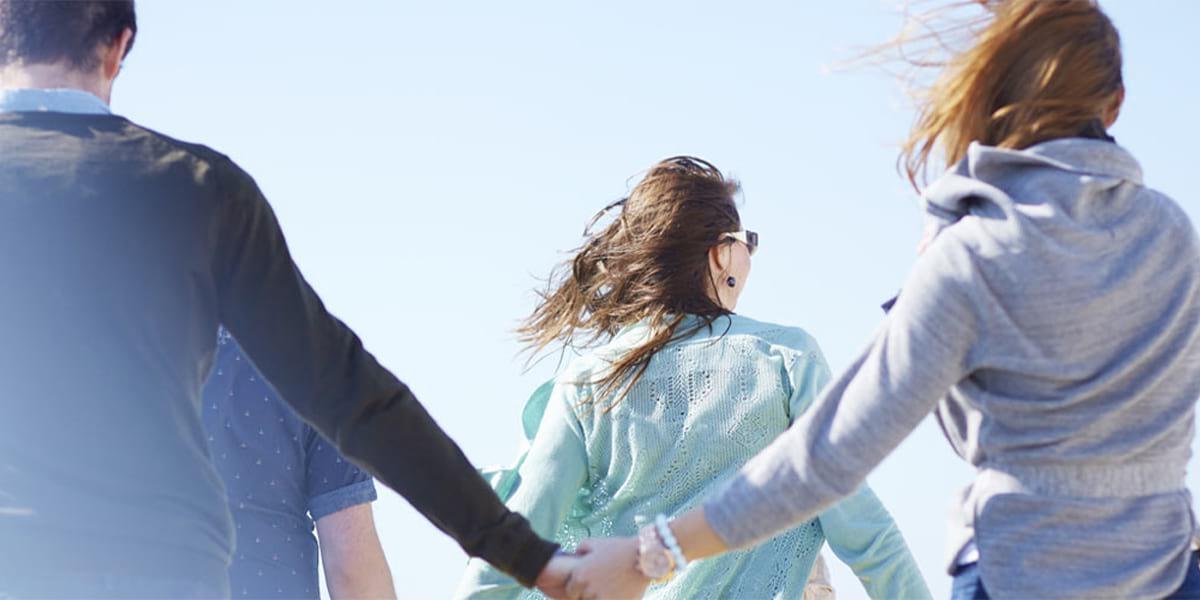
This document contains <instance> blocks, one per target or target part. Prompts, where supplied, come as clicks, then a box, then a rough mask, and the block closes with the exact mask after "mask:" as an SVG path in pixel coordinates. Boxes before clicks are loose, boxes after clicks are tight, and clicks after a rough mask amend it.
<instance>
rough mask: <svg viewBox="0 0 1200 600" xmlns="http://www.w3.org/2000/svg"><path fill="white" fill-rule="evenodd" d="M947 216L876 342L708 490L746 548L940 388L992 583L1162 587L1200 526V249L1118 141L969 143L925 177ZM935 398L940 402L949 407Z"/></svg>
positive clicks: (1018, 589) (1177, 575)
mask: <svg viewBox="0 0 1200 600" xmlns="http://www.w3.org/2000/svg"><path fill="white" fill-rule="evenodd" d="M926 201H927V210H928V212H929V213H930V215H932V216H933V218H935V219H936V220H937V221H938V222H940V223H941V224H943V225H945V227H944V229H942V231H941V233H940V234H939V235H938V236H937V237H936V238H935V239H934V241H933V243H932V244H931V245H930V246H929V248H928V249H927V250H926V251H925V253H924V254H923V255H922V256H921V257H920V259H919V260H918V261H917V263H916V265H915V267H914V270H913V272H912V273H911V274H910V276H909V278H908V280H907V282H906V283H905V286H904V291H903V292H902V293H901V294H900V298H899V301H898V302H897V303H896V305H895V306H894V307H893V309H892V311H891V312H890V313H889V315H888V317H887V318H886V320H885V321H884V323H883V325H882V327H881V329H880V330H879V332H878V334H877V336H876V337H875V339H874V341H873V342H872V343H871V344H870V346H869V347H868V348H867V350H866V351H865V352H864V353H863V354H862V355H861V356H860V357H859V358H858V359H857V360H855V361H854V363H853V365H852V366H851V367H850V368H849V370H847V372H846V373H845V374H843V375H842V376H840V377H839V378H838V379H837V380H835V382H834V383H833V384H832V385H830V386H829V388H828V389H827V391H826V392H825V393H824V394H823V395H822V397H821V398H820V399H819V400H818V401H817V403H816V404H815V405H814V406H813V407H812V408H811V409H810V410H809V411H808V412H807V413H806V414H805V415H804V416H803V417H802V418H801V419H800V420H799V421H798V422H797V423H796V424H795V426H794V427H793V428H792V429H791V430H790V431H789V432H788V433H786V434H784V435H783V436H781V437H780V439H779V440H778V441H777V442H776V443H775V444H773V445H772V446H771V447H770V448H768V449H767V450H766V451H765V452H764V453H763V454H761V455H760V456H758V457H756V458H755V459H754V460H753V461H751V462H750V463H749V464H748V465H747V466H746V468H745V469H744V470H743V471H742V472H741V473H739V474H738V475H737V476H736V477H735V478H733V480H732V481H731V482H730V483H729V485H728V486H726V487H725V488H724V489H723V490H722V491H721V492H720V493H718V494H717V495H715V496H714V497H713V498H712V499H710V500H709V501H708V502H707V503H706V505H705V506H706V510H705V512H706V515H707V517H708V520H709V522H710V523H711V524H712V525H713V527H714V528H715V529H716V531H717V533H718V535H720V536H721V538H723V539H724V540H725V541H726V542H727V543H728V544H730V545H731V546H733V547H746V546H749V545H751V544H753V543H756V542H757V541H759V540H763V539H766V538H768V537H770V536H772V535H774V534H775V532H777V531H780V530H782V529H784V528H786V527H788V526H790V525H791V524H793V523H797V522H802V521H804V520H805V519H809V518H812V516H813V515H815V514H817V513H818V512H819V511H820V510H821V509H822V507H824V506H826V505H828V504H829V503H830V502H833V501H835V500H836V499H837V498H839V497H841V496H843V495H845V494H848V493H850V492H852V491H853V490H854V489H855V487H856V486H857V485H858V482H860V481H862V479H863V477H864V476H865V475H866V474H867V473H868V472H869V471H870V470H871V469H872V468H874V467H875V466H876V465H877V464H878V463H879V462H880V461H881V460H882V459H883V458H884V457H885V456H886V455H887V454H888V453H889V452H891V451H892V449H894V448H895V447H896V446H897V445H898V444H899V443H900V441H901V440H903V439H904V438H905V437H906V436H907V435H908V434H909V432H911V431H912V430H913V428H915V427H916V426H917V424H918V423H919V422H920V421H921V420H922V419H923V418H924V417H925V416H926V415H928V414H929V412H930V411H931V410H933V409H934V407H935V406H937V415H938V418H939V421H940V423H941V425H942V427H943V429H944V431H945V433H946V436H947V438H948V439H949V440H950V442H951V444H952V446H953V447H954V449H955V451H956V452H958V454H959V455H961V456H962V457H963V458H964V459H966V460H967V461H968V462H970V463H971V464H972V465H975V466H976V467H977V468H978V475H977V477H976V479H975V481H974V483H973V484H972V485H971V486H969V487H968V488H967V489H966V490H965V491H964V493H963V495H962V497H961V498H960V499H959V500H958V501H957V502H956V503H955V505H956V507H957V508H958V510H957V513H956V515H955V518H954V519H953V521H952V523H951V529H950V542H951V543H950V547H949V550H950V553H949V558H951V559H953V558H954V557H955V556H956V555H957V554H958V553H959V551H961V550H962V549H963V548H964V547H966V546H967V545H968V544H969V543H970V542H971V541H972V540H974V542H975V544H976V545H977V547H978V551H979V569H980V574H981V577H982V579H983V582H984V585H985V587H986V589H987V590H988V591H989V592H991V593H992V594H994V595H995V596H997V597H1005V598H1007V597H1013V598H1048V597H1080V598H1099V597H1109V598H1114V597H1115V598H1162V597H1164V596H1166V595H1168V594H1170V593H1171V592H1172V591H1173V590H1175V589H1176V588H1178V587H1179V585H1180V583H1181V582H1182V581H1183V579H1184V574H1185V571H1186V569H1187V565H1188V557H1189V556H1190V554H1191V543H1192V537H1193V532H1194V529H1195V523H1194V517H1193V515H1192V510H1191V504H1192V502H1191V496H1190V495H1189V493H1188V491H1187V489H1186V487H1185V484H1184V470H1185V467H1186V466H1187V461H1188V458H1189V455H1190V446H1191V441H1192V437H1193V430H1194V404H1195V402H1196V398H1197V397H1198V396H1200V343H1198V341H1200V252H1198V250H1197V243H1196V236H1195V233H1194V232H1193V229H1192V226H1191V223H1190V222H1189V221H1188V218H1187V217H1186V216H1185V214H1184V212H1183V211H1182V210H1181V209H1180V208H1179V207H1178V206H1177V205H1176V204H1175V203H1174V202H1172V201H1171V200H1170V199H1169V198H1167V197H1165V196H1163V195H1162V194H1160V193H1158V192H1155V191H1153V190H1151V189H1149V188H1147V187H1145V186H1143V184H1142V176H1141V170H1140V168H1139V166H1138V164H1137V162H1135V161H1134V159H1133V157H1132V156H1130V155H1129V154H1128V153H1127V152H1126V151H1125V150H1124V149H1122V148H1121V147H1120V146H1118V145H1116V144H1114V143H1111V142H1106V141H1099V140H1085V139H1074V138H1072V139H1062V140H1055V141H1051V142H1047V143H1043V144H1039V145H1036V146H1034V147H1032V148H1030V149H1028V150H1024V151H1016V150H1002V149H996V148H990V147H984V146H980V145H973V146H971V148H970V149H969V152H968V155H967V157H966V158H965V159H964V160H963V162H962V163H960V164H958V165H956V167H955V168H953V169H952V170H951V171H950V172H949V173H947V174H946V175H945V176H944V177H943V178H942V179H940V180H938V181H937V182H935V183H934V184H933V185H932V186H930V188H929V189H928V191H927V193H926ZM939 400H940V401H941V402H940V405H939Z"/></svg>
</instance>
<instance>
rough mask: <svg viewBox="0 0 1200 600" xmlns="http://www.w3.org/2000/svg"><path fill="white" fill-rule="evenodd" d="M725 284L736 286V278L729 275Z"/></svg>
mask: <svg viewBox="0 0 1200 600" xmlns="http://www.w3.org/2000/svg"><path fill="white" fill-rule="evenodd" d="M725 285H727V286H729V287H737V279H736V278H735V277H734V276H733V275H730V276H729V279H726V280H725Z"/></svg>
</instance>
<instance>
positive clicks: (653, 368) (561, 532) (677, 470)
mask: <svg viewBox="0 0 1200 600" xmlns="http://www.w3.org/2000/svg"><path fill="white" fill-rule="evenodd" d="M689 319H690V318H689ZM692 322H693V321H690V320H689V321H687V322H686V324H685V327H686V326H687V324H690V323H692ZM649 331H650V328H649V327H648V326H647V325H645V324H639V325H635V326H632V327H629V328H626V329H625V330H623V331H622V332H620V333H619V334H618V335H617V336H615V338H614V339H613V340H612V341H611V342H610V343H609V344H607V345H606V346H604V347H602V348H600V349H598V350H596V351H594V352H591V353H589V354H587V355H585V356H583V357H580V358H578V359H576V360H574V361H572V363H571V364H570V365H569V366H568V367H567V368H566V369H565V370H564V372H563V373H562V374H560V376H559V377H558V378H557V379H556V381H555V382H554V384H553V385H551V386H544V387H543V388H542V390H540V392H541V393H540V394H535V395H534V397H533V398H532V399H531V400H530V403H529V407H528V408H527V410H526V413H525V419H524V421H525V425H526V432H527V433H530V431H531V430H532V431H536V435H535V436H534V437H533V440H532V444H531V445H530V447H529V450H528V453H527V454H526V455H525V457H524V458H523V460H522V461H521V462H520V464H519V467H518V469H517V470H516V471H510V472H508V473H507V474H506V475H507V476H504V475H505V474H502V476H501V477H498V478H497V479H496V483H497V485H498V486H499V488H500V489H501V495H502V496H508V495H511V498H510V499H509V506H510V507H512V508H514V510H516V509H518V507H519V510H521V511H522V512H523V513H524V514H526V515H527V516H528V517H529V519H530V521H531V522H532V523H533V525H534V528H535V529H536V530H537V531H538V532H540V533H541V534H542V535H545V536H551V535H553V536H554V538H555V539H556V540H557V541H558V542H560V543H561V544H562V545H563V547H564V548H568V549H569V548H574V547H575V546H576V545H577V544H578V543H579V542H580V541H582V540H583V539H584V538H587V537H608V536H630V535H634V534H635V533H636V531H637V530H638V528H640V527H641V526H642V525H645V524H647V523H648V522H650V521H651V520H652V519H653V518H654V517H655V515H657V514H659V513H663V514H666V515H668V516H676V515H679V514H681V513H683V512H685V511H687V510H688V509H690V508H692V507H694V506H697V505H698V504H699V502H700V500H701V499H702V498H704V497H705V496H706V495H707V494H708V493H710V492H711V491H713V490H714V489H715V488H716V486H718V485H720V484H721V483H722V482H723V481H725V480H726V479H728V478H729V477H730V476H731V475H733V474H734V473H735V472H736V471H737V470H738V468H740V467H741V465H742V464H743V463H744V462H745V461H746V460H747V459H748V458H750V457H751V456H753V455H754V454H755V453H757V452H758V451H759V450H761V449H762V448H764V447H765V446H766V445H767V444H768V443H770V441H771V440H772V439H774V438H775V437H776V436H777V435H779V434H780V433H781V432H782V431H784V429H786V428H787V426H788V424H789V423H791V422H792V420H793V418H794V417H795V416H796V415H798V414H800V413H801V412H802V411H804V410H805V408H806V407H807V406H808V405H809V403H810V402H811V401H812V399H813V398H814V397H815V395H816V393H817V391H818V390H819V389H820V388H821V386H823V385H824V384H825V382H826V381H827V380H828V378H829V371H828V368H827V367H826V365H825V360H824V358H823V357H822V355H821V351H820V349H819V348H818V347H817V344H816V342H815V341H814V340H813V339H812V338H811V337H810V336H808V335H807V334H806V333H805V332H804V331H802V330H800V329H796V328H791V327H781V326H778V325H772V324H768V323H760V322H757V321H753V320H751V319H747V318H744V317H740V316H733V317H730V318H720V319H718V320H717V321H716V322H715V323H714V325H713V329H712V330H709V329H707V328H706V329H702V330H700V331H699V332H698V333H696V334H694V335H693V336H691V337H689V338H687V339H683V340H679V341H676V342H673V343H671V344H669V345H668V346H667V347H665V348H664V349H662V350H661V351H659V352H658V353H657V354H656V355H655V356H654V357H653V358H652V359H651V361H650V364H649V367H648V369H647V370H646V373H645V375H643V376H642V378H641V379H640V380H639V381H638V382H637V383H636V384H635V385H634V386H633V387H632V388H630V389H629V394H628V396H627V397H625V398H624V399H623V400H622V401H621V402H620V403H619V404H617V405H616V407H615V408H614V409H613V410H612V411H611V412H607V413H605V412H604V411H603V410H599V409H594V408H592V407H591V406H590V405H585V406H581V405H580V402H581V401H583V400H585V399H587V398H589V397H590V395H591V394H592V393H593V392H594V386H593V385H591V383H590V382H592V381H595V379H596V377H597V376H598V374H601V373H603V372H604V371H605V369H607V368H608V365H609V364H610V361H611V360H612V359H613V358H615V357H618V356H620V355H621V354H623V353H624V352H626V351H627V350H629V349H630V348H633V347H634V346H636V345H637V344H638V343H639V342H641V341H642V340H644V339H645V337H646V335H647V334H648V332H649ZM543 411H544V416H543V414H542V413H543ZM826 541H828V542H829V545H830V547H831V548H832V549H833V551H834V552H835V553H836V554H837V555H838V557H839V558H840V559H841V560H842V561H843V562H845V563H846V564H848V565H850V566H851V567H852V568H853V569H854V571H855V572H856V573H857V575H858V576H859V578H860V580H861V581H862V583H863V586H864V587H865V588H866V590H867V591H868V592H869V593H870V595H871V596H872V597H874V598H925V597H928V595H929V592H928V590H927V588H926V586H925V583H924V580H923V579H922V578H921V575H920V573H919V572H918V570H917V567H916V564H915V562H914V561H913V559H912V556H911V555H910V554H909V551H908V548H907V546H906V545H905V543H904V540H903V538H902V537H901V535H900V532H899V530H898V529H897V528H896V525H895V523H894V522H893V521H892V518H891V516H890V515H889V514H888V513H887V511H886V510H885V509H884V507H883V505H882V504H880V502H879V500H878V499H877V498H876V497H875V495H874V494H873V493H872V492H871V491H870V490H869V489H867V488H866V487H865V486H864V487H863V488H861V489H860V490H859V491H858V493H857V494H855V495H854V496H852V497H851V498H849V499H848V500H846V501H844V502H842V503H840V504H838V505H836V506H834V507H833V508H831V509H829V510H827V511H825V512H824V513H822V514H821V515H819V516H818V517H817V518H815V519H812V520H810V521H808V522H806V523H803V524H800V525H798V526H796V527H794V528H792V529H790V530H788V531H785V532H782V533H780V534H779V535H777V536H775V537H774V538H773V539H772V540H771V541H769V542H767V543H766V544H764V545H762V546H760V547H758V548H755V549H753V550H749V551H745V552H737V553H733V554H729V555H727V556H723V557H721V558H718V559H715V560H711V561H702V562H698V563H696V564H695V565H693V566H690V567H688V568H687V569H686V570H684V571H683V572H682V573H680V574H679V575H678V576H676V577H675V578H674V579H672V580H671V581H670V582H668V583H666V584H664V585H661V586H655V587H652V588H650V590H649V593H648V597H650V598H659V599H666V598H797V597H800V596H801V595H802V594H803V592H804V588H805V583H806V581H807V579H808V575H809V571H810V570H811V568H812V565H813V561H814V559H815V558H816V557H817V556H818V553H819V551H820V549H821V547H822V545H823V544H824V543H825V542H826ZM522 593H523V592H522V591H521V590H520V588H518V587H517V586H516V585H515V584H514V583H513V582H512V580H510V579H508V578H506V577H504V576H503V575H501V574H499V573H496V572H495V571H494V570H492V569H491V568H489V567H487V566H486V565H484V564H483V563H481V562H479V561H472V563H471V564H470V565H469V567H468V570H467V573H466V575H465V576H464V578H463V581H462V584H461V585H460V587H459V592H458V596H459V597H471V598H512V597H517V596H519V595H521V594H522ZM528 593H529V594H534V592H528Z"/></svg>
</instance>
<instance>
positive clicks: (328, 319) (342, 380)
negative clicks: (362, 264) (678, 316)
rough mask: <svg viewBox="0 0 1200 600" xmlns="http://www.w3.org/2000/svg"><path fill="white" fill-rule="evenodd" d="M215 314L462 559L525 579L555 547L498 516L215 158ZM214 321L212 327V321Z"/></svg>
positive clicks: (447, 444) (499, 510)
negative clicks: (481, 561)
mask: <svg viewBox="0 0 1200 600" xmlns="http://www.w3.org/2000/svg"><path fill="white" fill-rule="evenodd" d="M216 168H220V169H222V170H223V172H222V173H220V176H221V179H222V183H223V188H224V189H222V190H220V194H219V196H220V198H219V200H218V201H219V202H220V203H221V204H220V206H219V210H218V214H217V218H216V219H215V221H214V222H213V223H212V224H211V226H212V227H213V233H214V240H213V243H214V245H215V248H214V256H213V264H212V271H213V274H212V276H213V281H214V284H215V287H216V296H217V298H216V300H217V303H218V307H217V308H218V313H219V314H218V317H219V320H220V322H221V323H224V324H225V326H226V328H227V329H229V331H230V332H232V333H233V335H234V337H236V338H237V339H238V342H240V343H241V345H242V348H243V349H245V350H246V353H247V354H248V355H249V356H250V358H251V359H252V360H253V362H254V364H255V366H257V367H258V368H259V370H260V371H261V372H262V374H263V375H265V376H266V377H267V379H268V381H270V382H271V383H272V384H273V385H274V386H275V388H276V389H277V390H278V391H279V392H280V395H281V396H282V397H283V399H284V400H285V401H286V402H287V403H288V404H290V405H291V406H292V408H294V409H295V410H296V412H297V413H299V414H300V416H301V417H303V418H304V419H305V420H306V421H308V422H309V423H312V424H313V425H314V426H315V427H316V428H317V430H319V431H320V432H321V433H322V434H323V435H324V436H325V437H326V438H327V439H329V440H331V441H332V442H334V443H335V444H336V445H337V447H338V449H339V450H341V452H342V454H344V455H345V456H346V457H348V458H350V459H352V460H354V461H355V462H356V463H358V464H359V465H362V466H364V467H366V468H367V469H368V470H369V471H370V472H371V473H372V474H374V475H375V476H376V478H378V479H379V480H380V481H382V482H383V483H385V484H386V485H387V486H388V487H390V488H392V489H394V490H396V491H397V492H399V493H400V495H401V496H404V498H405V499H406V500H408V502H409V503H410V504H412V506H413V507H414V508H416V509H417V510H418V511H419V512H420V513H421V514H422V515H424V516H425V517H426V518H427V519H429V520H430V521H431V522H432V523H433V524H434V525H435V526H437V527H438V528H439V529H441V530H442V531H444V532H446V533H447V534H448V535H450V536H451V537H452V538H454V539H455V540H456V541H457V542H458V543H459V545H460V546H462V548H463V549H464V550H465V551H466V552H467V553H468V554H470V555H471V556H477V557H480V558H483V559H484V560H487V561H488V562H490V563H492V564H493V565H495V566H496V567H497V568H499V569H500V570H502V571H504V572H506V573H509V574H510V575H512V576H513V577H515V578H516V579H517V580H518V581H520V582H521V583H522V584H524V585H526V586H532V585H533V583H534V582H535V580H537V577H538V575H539V574H540V573H541V572H542V570H543V568H544V567H545V566H546V564H547V563H548V562H549V561H550V559H551V557H552V556H553V555H554V553H555V551H556V550H557V548H558V546H557V545H556V544H552V543H550V542H547V541H545V540H543V539H542V538H540V537H538V536H537V534H536V533H534V532H533V529H532V528H531V527H530V525H529V523H528V521H526V520H525V519H524V518H523V517H521V516H520V515H518V514H516V513H513V512H511V511H509V510H508V509H507V508H506V507H505V506H504V504H503V503H502V502H500V499H499V498H497V497H496V494H495V492H493V491H492V489H491V487H489V486H488V484H487V482H485V481H484V480H483V478H482V477H480V476H479V474H478V473H477V472H476V471H475V468H474V466H472V465H471V463H470V461H468V460H467V457H466V456H465V455H464V454H463V452H462V450H461V449H459V447H458V446H457V445H456V444H455V443H454V441H453V440H451V439H450V438H449V436H447V435H446V433H445V432H444V431H442V429H441V428H440V427H438V425H437V423H436V422H434V420H433V418H432V417H431V416H430V415H429V413H428V412H426V410H425V408H424V407H423V406H421V403H420V402H418V401H417V398H416V396H414V395H413V393H412V392H411V391H410V390H409V388H408V386H406V385H404V384H403V383H401V382H400V381H399V380H397V379H396V377H395V376H393V375H392V374H391V373H390V372H388V371H387V370H386V369H384V368H383V367H382V366H380V365H379V363H378V362H376V361H375V358H374V357H373V356H371V354H370V353H368V352H367V351H366V350H365V349H363V345H362V343H361V342H360V341H359V339H358V337H357V336H355V335H354V333H353V332H352V331H350V329H349V328H347V327H346V326H345V325H344V324H342V322H341V321H338V320H337V319H335V318H334V317H333V316H332V315H330V314H329V313H328V312H327V311H326V310H325V306H324V305H323V304H322V303H321V300H320V298H318V297H317V295H316V293H315V292H313V290H312V288H311V287H309V285H308V283H307V282H306V281H305V280H304V278H303V277H302V276H301V275H300V272H299V270H297V268H296V266H295V264H294V263H293V262H292V258H291V255H290V254H289V252H288V249H287V244H286V243H285V241H284V238H283V232H282V231H281V230H280V228H279V224H278V222H277V221H276V219H275V215H274V213H273V212H272V211H271V209H270V207H269V206H268V205H267V202H266V200H265V199H264V198H263V196H262V193H261V192H260V191H259V189H258V186H257V185H255V184H254V181H253V180H252V179H251V178H250V177H249V176H248V175H246V174H245V173H244V172H243V171H241V169H239V168H237V166H236V165H233V163H231V162H229V163H226V164H222V165H217V166H216ZM214 328H215V324H214Z"/></svg>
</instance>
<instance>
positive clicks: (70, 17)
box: [0, 0, 137, 71]
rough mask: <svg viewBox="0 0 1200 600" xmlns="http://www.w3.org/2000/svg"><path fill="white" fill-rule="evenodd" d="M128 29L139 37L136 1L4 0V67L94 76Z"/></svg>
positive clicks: (0, 7)
mask: <svg viewBox="0 0 1200 600" xmlns="http://www.w3.org/2000/svg"><path fill="white" fill-rule="evenodd" d="M126 28H128V29H130V30H131V31H133V32H134V33H136V32H137V17H136V16H135V14H134V10H133V0H0V66H4V65H12V64H17V63H20V64H25V65H32V64H60V63H61V64H63V65H65V66H68V67H70V68H72V69H76V70H79V71H91V70H94V69H95V68H96V67H97V66H98V65H99V64H100V56H101V52H100V50H101V49H103V48H107V47H110V46H111V45H112V44H113V43H114V42H115V41H117V40H118V39H119V38H120V36H121V32H123V31H124V30H125V29H126ZM132 47H133V41H132V40H130V43H129V48H132ZM126 53H128V49H127V50H126Z"/></svg>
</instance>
